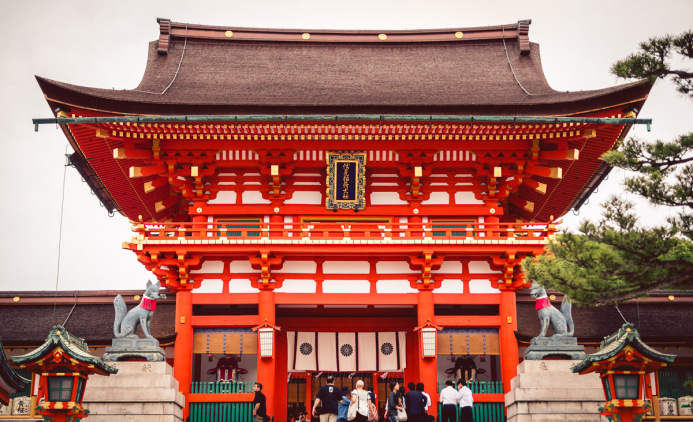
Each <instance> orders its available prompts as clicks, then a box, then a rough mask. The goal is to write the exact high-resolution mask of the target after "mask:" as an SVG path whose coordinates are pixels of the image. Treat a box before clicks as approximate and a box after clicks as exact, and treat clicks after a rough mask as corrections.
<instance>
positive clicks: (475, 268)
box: [469, 261, 500, 274]
mask: <svg viewBox="0 0 693 422" xmlns="http://www.w3.org/2000/svg"><path fill="white" fill-rule="evenodd" d="M469 273H470V274H478V273H484V274H488V273H499V274H500V271H493V270H492V269H491V266H490V265H489V263H488V261H470V262H469Z"/></svg>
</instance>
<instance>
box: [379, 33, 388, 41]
mask: <svg viewBox="0 0 693 422" xmlns="http://www.w3.org/2000/svg"><path fill="white" fill-rule="evenodd" d="M378 39H379V40H380V41H385V40H386V39H387V35H385V34H380V35H378Z"/></svg>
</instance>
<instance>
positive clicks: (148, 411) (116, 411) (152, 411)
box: [87, 403, 183, 421]
mask: <svg viewBox="0 0 693 422" xmlns="http://www.w3.org/2000/svg"><path fill="white" fill-rule="evenodd" d="M87 408H88V409H89V412H90V413H89V421H93V419H92V417H94V416H95V415H114V416H115V415H159V416H161V415H174V416H177V417H179V418H181V419H182V418H183V409H182V408H181V407H180V406H179V405H178V404H176V403H90V404H89V407H87Z"/></svg>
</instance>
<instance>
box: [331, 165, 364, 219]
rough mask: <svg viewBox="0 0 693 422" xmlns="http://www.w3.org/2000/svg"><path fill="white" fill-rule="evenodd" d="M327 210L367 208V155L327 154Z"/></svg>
mask: <svg viewBox="0 0 693 422" xmlns="http://www.w3.org/2000/svg"><path fill="white" fill-rule="evenodd" d="M325 197H326V199H325V208H327V209H332V210H333V209H353V210H362V209H364V208H365V207H366V201H365V197H366V154H365V153H351V154H350V153H344V154H340V153H329V152H328V153H327V195H325Z"/></svg>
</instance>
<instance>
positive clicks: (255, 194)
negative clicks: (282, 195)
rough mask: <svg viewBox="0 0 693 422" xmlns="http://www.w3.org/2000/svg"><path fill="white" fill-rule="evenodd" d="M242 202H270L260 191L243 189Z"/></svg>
mask: <svg viewBox="0 0 693 422" xmlns="http://www.w3.org/2000/svg"><path fill="white" fill-rule="evenodd" d="M246 184H247V183H246ZM243 203H244V204H271V202H270V200H269V199H265V198H263V197H262V192H260V191H257V190H247V191H243Z"/></svg>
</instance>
